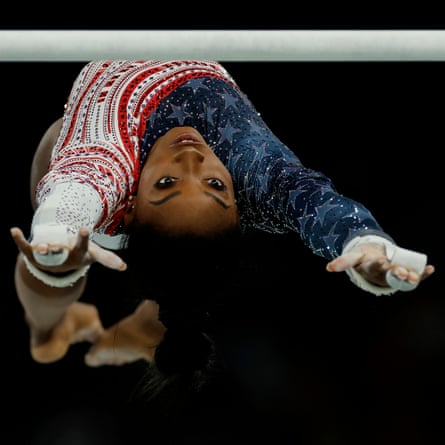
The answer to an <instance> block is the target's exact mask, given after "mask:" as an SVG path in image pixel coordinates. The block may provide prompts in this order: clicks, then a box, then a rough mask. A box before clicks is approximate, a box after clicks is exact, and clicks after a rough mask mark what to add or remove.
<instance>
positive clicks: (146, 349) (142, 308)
mask: <svg viewBox="0 0 445 445" xmlns="http://www.w3.org/2000/svg"><path fill="white" fill-rule="evenodd" d="M158 310H159V307H158V304H157V303H156V302H154V301H153V300H144V301H143V302H142V303H141V304H140V305H139V306H138V307H137V308H136V310H135V311H134V312H133V313H132V314H130V315H129V316H127V317H125V318H123V319H122V320H120V321H119V322H118V323H116V324H115V325H113V326H111V327H110V328H108V329H106V330H105V331H104V332H102V334H101V335H100V336H99V338H98V339H97V341H96V342H95V344H94V345H93V346H92V347H91V348H90V350H89V352H88V354H87V355H86V357H85V362H86V364H87V365H88V366H102V365H123V364H125V363H132V362H135V361H137V360H146V361H148V362H151V361H153V358H154V354H155V351H156V347H157V345H158V344H159V343H160V342H161V340H162V337H163V335H164V332H165V327H164V325H163V324H162V323H161V322H160V321H159V320H158Z"/></svg>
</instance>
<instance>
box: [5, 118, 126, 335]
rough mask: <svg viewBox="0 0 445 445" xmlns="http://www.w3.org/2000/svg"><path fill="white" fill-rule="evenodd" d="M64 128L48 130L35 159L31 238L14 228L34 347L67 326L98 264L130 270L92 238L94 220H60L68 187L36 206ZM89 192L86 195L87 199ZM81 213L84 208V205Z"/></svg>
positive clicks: (20, 291) (20, 290)
mask: <svg viewBox="0 0 445 445" xmlns="http://www.w3.org/2000/svg"><path fill="white" fill-rule="evenodd" d="M60 128H61V120H58V121H56V122H55V123H54V124H53V125H51V126H50V127H49V129H48V130H47V131H46V133H45V134H44V136H43V137H42V139H41V141H40V144H39V146H38V148H37V150H36V153H35V155H34V159H33V163H32V168H31V190H30V191H31V200H32V205H33V208H34V211H35V213H34V216H33V222H32V227H31V236H30V238H29V239H27V238H25V236H24V234H23V231H22V230H21V229H20V228H18V227H13V228H11V235H12V238H13V240H14V242H15V244H16V246H17V248H18V250H19V253H18V256H17V260H16V265H15V275H14V280H15V287H16V292H17V296H18V298H19V301H20V303H21V305H22V306H23V309H24V312H25V318H26V321H27V323H28V325H29V327H30V330H31V344H33V343H34V344H35V343H45V342H46V341H47V340H48V339H49V338H50V337H51V335H53V334H54V332H53V331H54V329H55V328H56V327H57V326H60V325H61V323H62V321H65V322H66V318H67V317H66V313H67V310H68V308H69V307H70V305H72V303H74V302H76V301H77V300H78V299H79V298H80V297H81V295H82V294H83V292H84V290H85V285H86V280H87V273H88V270H89V267H90V265H91V264H92V263H93V262H96V261H97V262H99V263H101V264H102V265H104V266H105V267H109V268H111V269H115V270H125V269H126V264H125V263H124V262H123V261H122V259H121V258H120V257H119V256H117V255H116V254H114V253H113V252H110V251H108V250H105V249H103V248H101V247H99V246H98V245H97V244H95V243H94V242H93V241H92V240H91V239H90V234H91V230H92V226H93V224H94V220H93V219H91V218H90V219H88V218H87V219H85V218H81V219H80V221H82V222H83V223H85V222H88V223H89V224H88V226H87V227H84V226H83V225H82V226H80V227H79V226H78V225H76V224H73V225H72V224H70V221H65V220H63V221H59V220H58V217H57V215H59V214H60V213H61V212H59V211H56V210H57V206H55V204H57V200H58V199H59V200H61V201H64V199H60V198H65V197H66V196H67V190H66V188H67V187H66V185H65V184H62V185H61V186H60V189H61V191H60V190H59V189H56V191H55V193H54V195H55V197H56V199H53V198H51V199H47V200H45V202H44V203H42V204H41V205H40V206H39V205H38V204H37V202H36V201H35V198H34V191H35V188H36V186H37V183H38V181H39V179H40V178H41V177H42V176H43V175H44V174H45V172H46V171H47V170H48V167H49V160H50V156H51V151H52V148H53V147H54V144H55V141H56V139H57V137H58V134H59V131H60ZM68 184H69V183H68ZM73 186H74V188H75V190H73V191H74V192H77V193H78V192H79V186H77V185H76V184H73V185H71V186H70V187H71V188H70V190H71V189H73ZM87 192H88V190H87V191H86V192H84V191H83V190H82V193H83V196H85V195H86V193H87ZM61 194H62V195H61ZM57 195H58V196H57ZM76 196H77V195H76V194H75V193H74V194H73V195H72V196H71V197H70V198H71V199H69V200H68V201H69V202H72V203H73V204H72V206H71V208H70V209H68V210H70V212H69V214H71V215H73V214H74V213H76V209H77V208H78V206H76V203H75V202H74V201H75V199H74V198H75V197H76ZM88 196H89V195H88ZM57 198H58V199H57ZM80 208H85V205H83V207H80ZM55 209H56V210H55ZM75 219H76V218H75ZM68 228H69V229H70V230H67V229H68ZM78 307H79V305H77V308H78ZM70 313H72V312H70ZM84 327H85V326H84Z"/></svg>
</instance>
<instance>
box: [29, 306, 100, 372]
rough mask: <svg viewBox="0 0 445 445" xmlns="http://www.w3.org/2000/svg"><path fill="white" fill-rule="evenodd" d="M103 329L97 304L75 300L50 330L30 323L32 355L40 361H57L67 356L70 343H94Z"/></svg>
mask: <svg viewBox="0 0 445 445" xmlns="http://www.w3.org/2000/svg"><path fill="white" fill-rule="evenodd" d="M103 330H104V329H103V327H102V323H101V321H100V319H99V314H98V312H97V308H96V307H95V306H93V305H91V304H86V303H79V302H74V303H72V304H71V305H70V306H69V307H68V309H67V310H66V312H65V315H64V316H63V318H62V319H61V321H60V322H59V323H58V324H57V325H56V326H55V327H54V328H53V329H51V330H50V331H46V332H42V331H38V330H37V329H36V328H33V327H32V325H30V333H31V356H32V358H33V359H34V360H35V361H37V362H40V363H51V362H55V361H57V360H60V359H61V358H62V357H64V356H65V354H66V353H67V351H68V349H69V347H70V345H72V344H74V343H78V342H82V341H89V342H91V343H94V342H95V341H96V339H97V338H98V337H99V336H100V334H101V333H102V332H103Z"/></svg>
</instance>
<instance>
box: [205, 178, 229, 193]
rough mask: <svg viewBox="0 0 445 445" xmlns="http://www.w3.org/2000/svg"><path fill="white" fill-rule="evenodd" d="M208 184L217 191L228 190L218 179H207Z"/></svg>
mask: <svg viewBox="0 0 445 445" xmlns="http://www.w3.org/2000/svg"><path fill="white" fill-rule="evenodd" d="M207 184H209V186H210V187H212V188H214V189H215V190H219V191H223V190H226V185H225V184H224V182H222V181H221V180H220V179H218V178H210V179H207Z"/></svg>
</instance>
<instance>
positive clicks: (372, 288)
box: [326, 235, 435, 295]
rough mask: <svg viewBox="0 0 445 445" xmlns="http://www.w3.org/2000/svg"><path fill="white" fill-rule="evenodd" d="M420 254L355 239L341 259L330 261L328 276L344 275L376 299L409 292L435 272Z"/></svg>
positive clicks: (369, 237)
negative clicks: (397, 292)
mask: <svg viewBox="0 0 445 445" xmlns="http://www.w3.org/2000/svg"><path fill="white" fill-rule="evenodd" d="M427 261H428V260H427V256H426V255H425V254H423V253H419V252H415V251H413V250H408V249H403V248H401V247H398V246H397V245H395V244H394V243H392V242H391V241H389V240H388V239H386V238H383V237H380V236H376V235H366V236H362V237H356V238H354V239H352V240H351V241H350V242H348V243H347V244H346V245H345V247H344V249H343V253H342V255H340V256H338V257H337V258H335V259H333V260H332V261H330V262H329V263H328V264H327V266H326V270H327V271H328V272H346V273H347V274H348V275H349V277H350V279H351V281H352V282H353V283H354V284H356V285H357V286H358V287H360V288H362V289H363V290H366V291H368V292H371V293H373V294H375V295H390V294H393V293H394V292H396V291H399V290H400V291H411V290H413V289H416V288H417V286H418V285H419V283H420V282H421V281H423V280H425V279H426V278H428V277H429V276H431V275H432V274H433V273H434V271H435V268H434V266H433V265H431V264H427Z"/></svg>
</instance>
